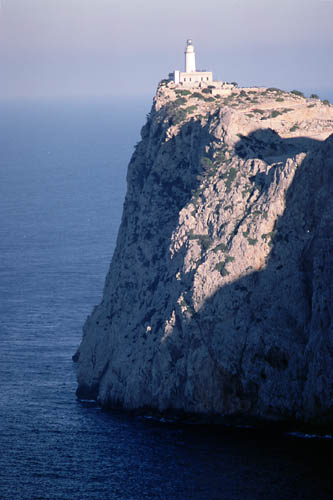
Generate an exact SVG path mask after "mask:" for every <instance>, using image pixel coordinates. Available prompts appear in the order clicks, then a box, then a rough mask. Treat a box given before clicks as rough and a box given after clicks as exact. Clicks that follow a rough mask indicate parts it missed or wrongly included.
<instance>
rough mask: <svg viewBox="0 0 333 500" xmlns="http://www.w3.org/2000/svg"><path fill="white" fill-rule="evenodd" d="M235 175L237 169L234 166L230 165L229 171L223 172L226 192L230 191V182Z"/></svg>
mask: <svg viewBox="0 0 333 500" xmlns="http://www.w3.org/2000/svg"><path fill="white" fill-rule="evenodd" d="M236 176H237V170H236V169H235V168H234V167H231V168H230V170H229V172H227V173H226V174H223V176H222V178H223V179H226V181H225V187H226V190H227V193H228V192H229V191H230V189H231V184H232V183H233V182H234V180H235V179H236Z"/></svg>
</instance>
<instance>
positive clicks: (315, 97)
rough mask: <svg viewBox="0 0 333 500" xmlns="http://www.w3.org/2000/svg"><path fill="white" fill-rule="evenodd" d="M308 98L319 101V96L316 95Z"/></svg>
mask: <svg viewBox="0 0 333 500" xmlns="http://www.w3.org/2000/svg"><path fill="white" fill-rule="evenodd" d="M310 98H311V99H319V95H318V94H311V95H310Z"/></svg>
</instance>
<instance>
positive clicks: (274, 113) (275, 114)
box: [271, 109, 282, 118]
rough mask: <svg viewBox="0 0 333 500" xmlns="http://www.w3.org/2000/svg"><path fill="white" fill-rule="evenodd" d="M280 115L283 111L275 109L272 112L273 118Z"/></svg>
mask: <svg viewBox="0 0 333 500" xmlns="http://www.w3.org/2000/svg"><path fill="white" fill-rule="evenodd" d="M279 115H282V113H281V112H280V111H277V110H276V109H274V110H273V111H272V112H271V118H276V117H277V116H279Z"/></svg>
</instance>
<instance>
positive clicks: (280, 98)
mask: <svg viewBox="0 0 333 500" xmlns="http://www.w3.org/2000/svg"><path fill="white" fill-rule="evenodd" d="M275 100H276V102H283V101H284V99H282V97H277V98H276V99H275Z"/></svg>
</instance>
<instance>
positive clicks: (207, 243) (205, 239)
mask: <svg viewBox="0 0 333 500" xmlns="http://www.w3.org/2000/svg"><path fill="white" fill-rule="evenodd" d="M189 239H190V240H198V241H199V243H200V245H201V248H202V250H208V248H209V247H211V246H212V244H213V240H212V239H211V237H210V236H208V234H194V233H193V232H192V231H191V232H190V235H189Z"/></svg>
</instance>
